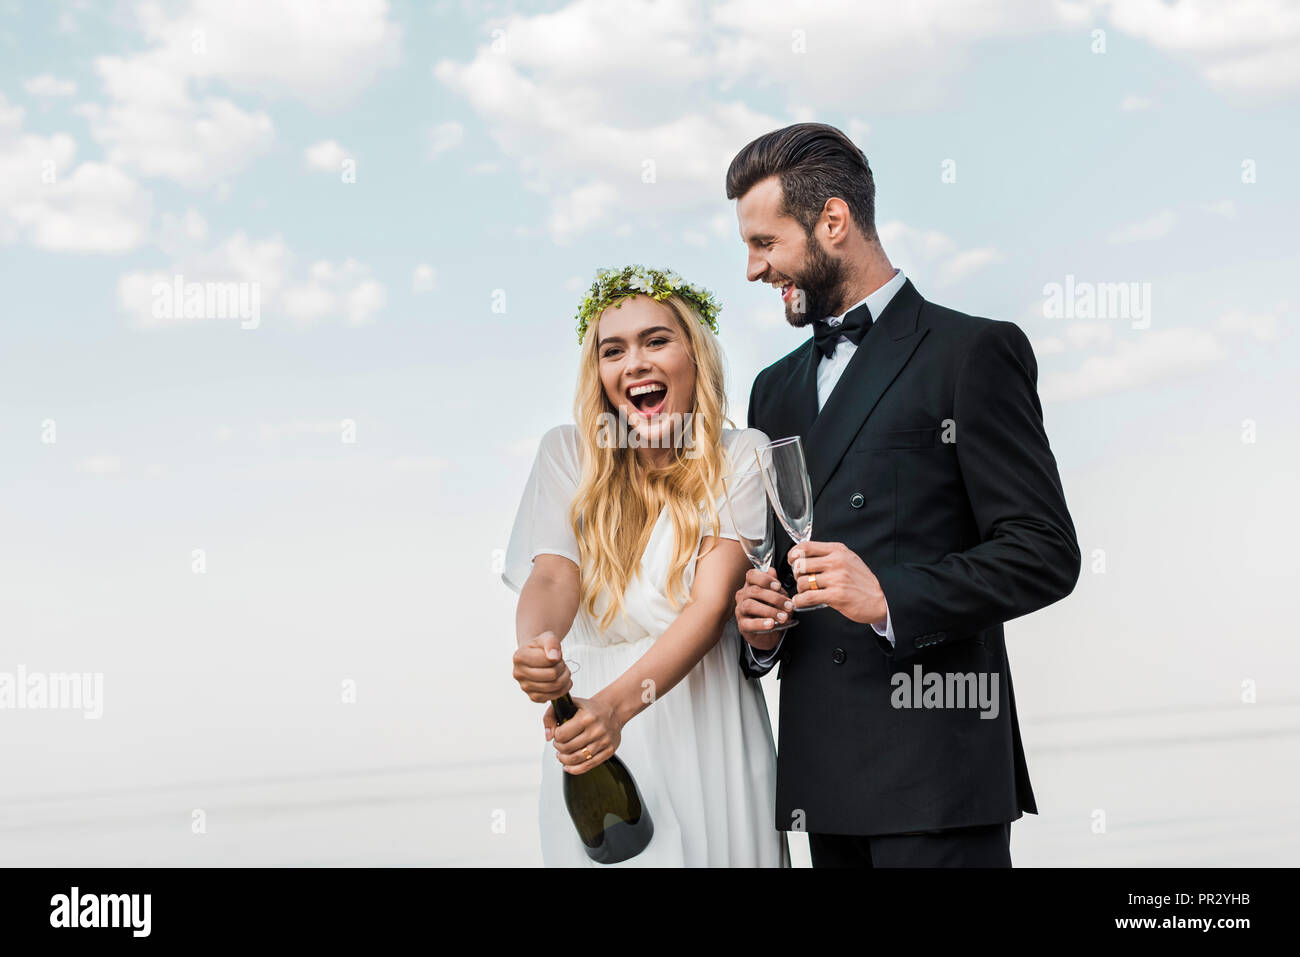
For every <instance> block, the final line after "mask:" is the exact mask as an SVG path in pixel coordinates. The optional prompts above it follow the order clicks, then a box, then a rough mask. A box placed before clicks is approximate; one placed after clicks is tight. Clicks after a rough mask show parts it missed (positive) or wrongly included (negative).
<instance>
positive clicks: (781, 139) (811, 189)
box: [727, 123, 876, 239]
mask: <svg viewBox="0 0 1300 957" xmlns="http://www.w3.org/2000/svg"><path fill="white" fill-rule="evenodd" d="M769 176H777V177H779V178H780V181H781V197H782V199H781V212H782V213H784V214H785V215H787V216H790V217H792V218H794V219H795V220H797V221H798V222H799V224H800V225H802V226H803V228H804V232H805V233H808V234H809V235H811V234H812V231H813V227H815V226H816V225H817V218H818V217H819V216H821V214H822V209H823V208H824V207H825V206H826V200H828V199H830V198H831V197H832V196H838V197H839V198H840V199H842V200H844V202H845V203H846V204H847V205H848V207H849V213H850V215H852V217H853V221H854V222H855V223H857V225H858V229H860V230H862V234H863V235H864V236H866V237H867V238H868V239H875V238H876V183H875V180H873V179H872V177H871V167H870V166H868V165H867V158H866V156H864V155H863V153H862V150H860V149H858V148H857V146H855V145H854V144H853V141H852V140H851V139H849V138H848V137H847V136H845V135H844V134H843V133H842V132H841V131H840V130H837V129H836V128H835V127H833V126H827V125H826V124H825V123H796V124H794V125H793V126H787V127H785V128H784V129H780V130H774V131H773V132H771V133H764V134H763V135H762V136H760V137H759V138H758V139H756V140H754V141H753V142H752V143H750V144H749V145H748V146H746V147H745V148H744V149H742V150H741V151H740V152H739V153H737V154H736V158H735V159H733V160H732V161H731V166H730V167H729V168H728V169H727V199H737V198H739V197H741V196H744V195H745V194H746V193H748V192H749V191H750V190H751V189H752V188H753V187H754V184H755V183H757V182H759V181H760V180H764V179H767V178H768V177H769Z"/></svg>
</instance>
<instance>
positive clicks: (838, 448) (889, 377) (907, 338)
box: [789, 279, 926, 512]
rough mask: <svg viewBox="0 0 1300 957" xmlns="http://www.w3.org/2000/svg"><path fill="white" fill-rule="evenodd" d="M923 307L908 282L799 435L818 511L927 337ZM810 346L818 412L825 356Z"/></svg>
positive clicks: (797, 396)
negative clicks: (921, 323) (865, 426)
mask: <svg viewBox="0 0 1300 957" xmlns="http://www.w3.org/2000/svg"><path fill="white" fill-rule="evenodd" d="M921 303H922V299H921V294H920V293H918V292H917V291H916V288H915V287H914V286H913V285H912V281H911V280H910V279H909V280H907V281H906V282H905V283H903V286H902V288H900V289H899V290H898V292H896V293H895V294H894V298H893V299H891V300H890V301H889V305H887V306H886V307H885V311H884V312H883V313H881V315H880V317H879V318H878V319H877V320H876V321H875V322H874V323H873V324H872V326H871V328H870V329H869V330H868V331H867V334H866V336H864V337H863V339H862V343H861V345H859V346H858V350H857V351H856V352H855V353H854V354H853V358H851V359H850V360H849V364H848V365H847V366H845V368H844V373H843V375H842V376H841V377H840V380H839V382H838V383H837V384H836V386H835V388H834V390H833V391H832V392H831V394H830V397H829V398H828V399H827V400H826V405H825V407H824V408H823V409H822V410H821V413H820V414H818V415H816V416H815V418H814V420H813V421H812V424H811V427H810V428H808V429H807V430H806V431H805V430H799V432H798V433H797V434H800V435H803V436H804V453H805V455H806V456H807V460H808V478H809V480H810V482H811V484H812V494H813V504H814V512H815V511H816V502H817V498H818V496H819V495H821V492H822V489H823V488H825V487H826V482H827V481H828V480H829V479H830V477H831V475H832V474H833V473H834V472H835V469H836V468H837V467H838V466H839V464H840V460H841V459H842V458H843V457H844V453H845V451H846V450H847V449H848V447H849V443H850V442H852V441H853V438H854V436H856V435H857V434H858V431H859V430H860V429H861V428H862V423H863V422H864V421H865V420H866V418H867V416H869V415H870V414H871V411H872V409H874V408H875V407H876V403H877V402H879V401H880V397H881V396H882V395H883V394H884V392H885V390H886V389H888V388H889V386H890V384H891V383H892V382H893V381H894V379H895V378H896V377H897V375H898V373H899V372H900V371H902V368H903V366H904V365H906V364H907V360H908V359H910V358H911V356H912V353H913V352H914V351H916V347H917V346H918V345H920V343H921V340H922V339H924V338H925V333H926V330H924V329H921V330H918V329H917V317H918V316H919V314H920V311H921ZM808 347H809V349H810V351H811V353H812V355H811V356H810V357H809V362H808V363H807V364H808V366H809V373H810V374H811V377H812V409H813V411H814V413H815V412H816V409H817V374H816V368H817V359H818V358H819V357H820V353H818V352H817V350H816V348H815V347H814V346H813V345H812V341H811V340H810V341H809V344H808ZM792 398H793V399H795V400H796V405H797V406H799V407H801V406H802V404H803V403H802V399H803V398H804V396H803V395H802V394H801V393H799V392H798V391H796V394H795V395H794V396H792ZM789 434H795V433H789Z"/></svg>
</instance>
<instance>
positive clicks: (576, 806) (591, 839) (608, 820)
mask: <svg viewBox="0 0 1300 957" xmlns="http://www.w3.org/2000/svg"><path fill="white" fill-rule="evenodd" d="M551 704H552V705H553V706H554V708H555V720H556V723H557V724H564V722H566V721H568V720H569V719H570V718H572V717H573V716H574V715H576V714H577V713H578V706H577V705H576V704H574V703H573V699H572V698H570V697H569V696H568V695H567V694H564V695H561V696H560V697H558V698H556V699H555V700H554V701H552V702H551ZM561 773H562V774H563V775H564V804H565V806H566V807H567V808H568V809H569V817H571V818H573V825H574V827H576V828H577V829H578V836H579V837H580V838H582V843H583V846H584V848H585V849H586V851H587V856H588V857H590V858H591V859H592V860H593V861H596V862H597V863H598V864H617V863H619V862H620V861H626V860H628V859H629V858H633V857H636V856H637V855H638V854H640V853H641V852H642V851H644V850H645V849H646V845H648V844H649V843H650V838H651V837H653V836H654V832H655V826H654V822H653V821H651V820H650V811H649V810H648V809H647V808H646V806H645V804H643V803H642V801H641V792H640V791H638V790H637V789H636V781H634V780H633V779H632V772H631V771H629V770H628V769H627V765H625V764H624V763H623V762H622V761H620V760H619V759H618V755H611V756H610V757H609V759H608V760H606V761H602V762H601V763H600V764H598V765H596V766H595V767H594V768H592V769H591V770H590V771H586V772H584V773H583V774H570V773H569V772H568V771H562V772H561Z"/></svg>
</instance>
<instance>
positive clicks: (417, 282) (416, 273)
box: [411, 263, 438, 292]
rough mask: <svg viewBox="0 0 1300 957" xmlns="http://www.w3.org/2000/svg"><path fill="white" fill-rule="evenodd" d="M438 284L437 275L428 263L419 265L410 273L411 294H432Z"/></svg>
mask: <svg viewBox="0 0 1300 957" xmlns="http://www.w3.org/2000/svg"><path fill="white" fill-rule="evenodd" d="M437 284H438V273H437V271H436V270H435V269H434V268H433V267H432V266H430V265H429V264H428V263H420V264H419V265H418V266H416V267H415V269H414V270H413V271H412V272H411V292H433V290H434V289H435V288H436V287H437Z"/></svg>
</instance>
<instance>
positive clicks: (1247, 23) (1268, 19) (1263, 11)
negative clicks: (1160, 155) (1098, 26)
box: [1095, 0, 1300, 95]
mask: <svg viewBox="0 0 1300 957" xmlns="http://www.w3.org/2000/svg"><path fill="white" fill-rule="evenodd" d="M1095 6H1096V7H1097V8H1099V9H1103V10H1105V11H1106V13H1107V15H1108V17H1109V20H1110V22H1111V23H1112V24H1113V25H1114V26H1115V27H1117V28H1119V29H1120V30H1122V31H1124V32H1125V33H1128V34H1131V35H1133V36H1136V37H1139V38H1141V39H1143V40H1145V41H1146V42H1148V43H1150V44H1151V45H1152V46H1153V47H1156V48H1157V49H1160V50H1166V51H1169V52H1171V53H1174V54H1178V55H1181V56H1185V57H1187V58H1189V59H1191V61H1192V62H1194V63H1195V64H1196V65H1197V66H1198V67H1199V68H1200V70H1201V73H1202V75H1203V76H1204V77H1205V78H1206V80H1207V81H1208V82H1209V83H1210V84H1211V85H1212V86H1214V87H1216V88H1217V89H1219V90H1223V91H1227V92H1232V93H1237V94H1243V95H1273V94H1285V93H1289V92H1294V91H1295V90H1297V89H1300V7H1298V6H1297V5H1296V4H1294V3H1291V2H1288V0H1172V2H1170V0H1122V2H1120V0H1100V2H1098V3H1096V4H1095Z"/></svg>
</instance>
